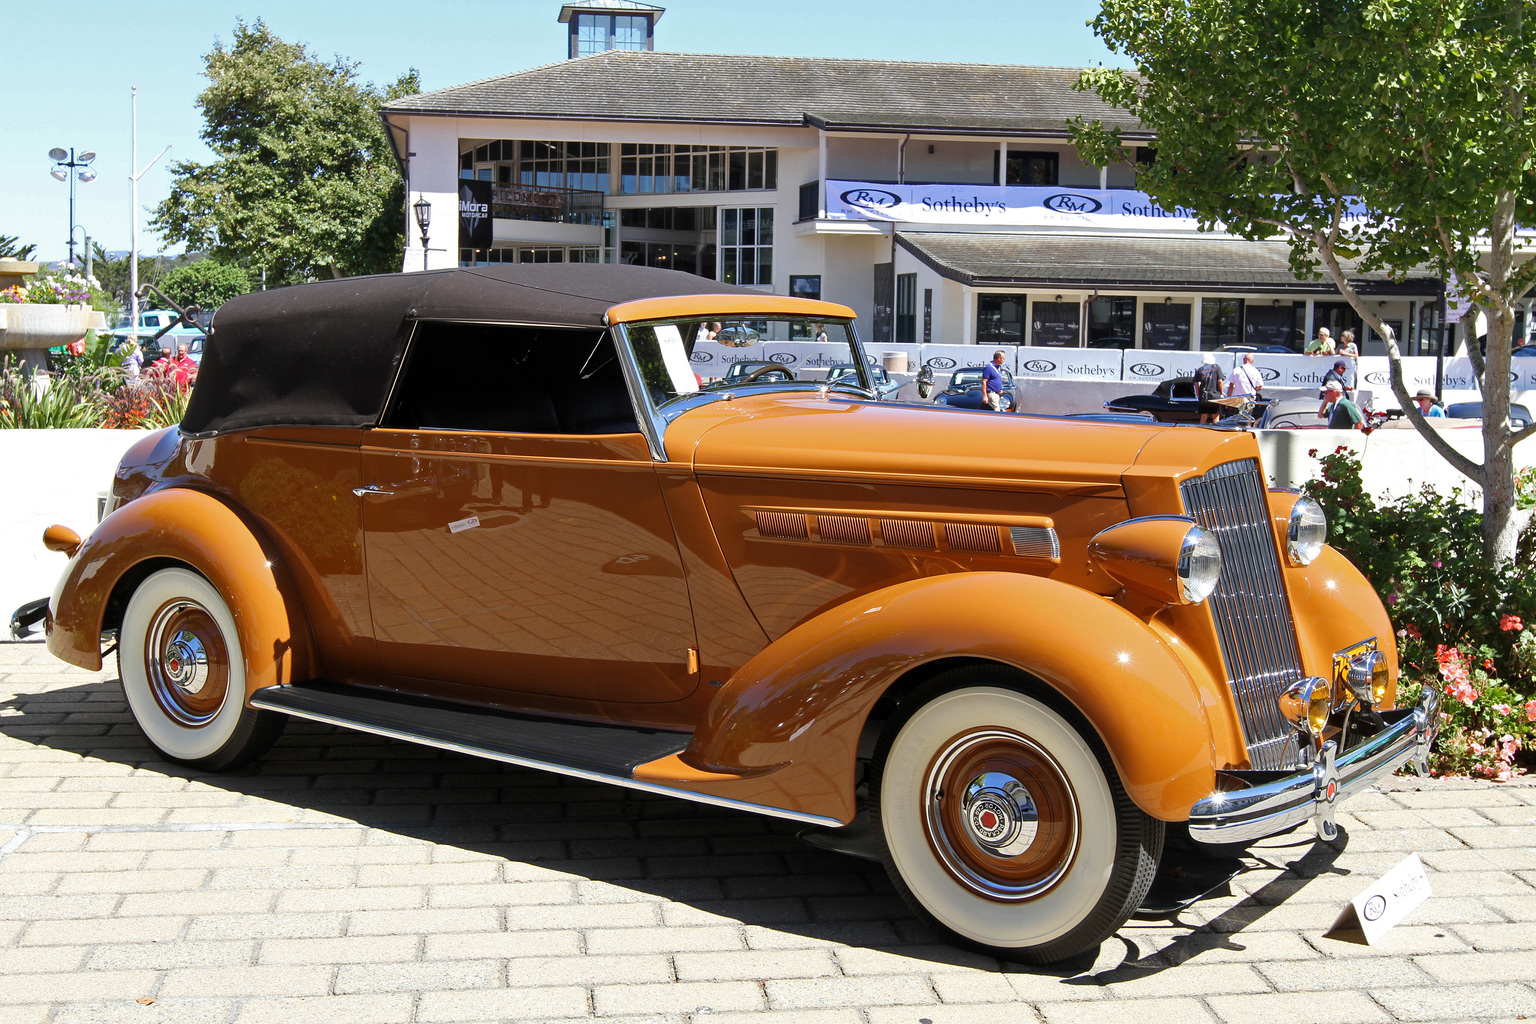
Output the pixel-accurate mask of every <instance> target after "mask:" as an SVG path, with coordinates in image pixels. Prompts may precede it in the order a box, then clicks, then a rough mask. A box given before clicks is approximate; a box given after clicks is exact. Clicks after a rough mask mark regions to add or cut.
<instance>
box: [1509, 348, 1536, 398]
mask: <svg viewBox="0 0 1536 1024" xmlns="http://www.w3.org/2000/svg"><path fill="white" fill-rule="evenodd" d="M1510 365H1511V366H1513V367H1514V368H1515V373H1516V374H1517V376H1518V378H1519V379H1518V381H1517V383H1516V384H1515V387H1516V389H1518V390H1520V391H1531V390H1533V389H1536V359H1533V358H1531V357H1530V356H1522V357H1520V358H1517V359H1512V360H1511V361H1510Z"/></svg>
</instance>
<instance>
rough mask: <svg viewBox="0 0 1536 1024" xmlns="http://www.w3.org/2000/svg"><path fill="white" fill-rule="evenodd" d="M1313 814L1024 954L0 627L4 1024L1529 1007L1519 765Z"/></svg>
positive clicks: (1531, 1013)
mask: <svg viewBox="0 0 1536 1024" xmlns="http://www.w3.org/2000/svg"><path fill="white" fill-rule="evenodd" d="M1394 785H1395V786H1396V785H1399V784H1394ZM1340 823H1341V824H1342V825H1343V826H1344V829H1345V830H1346V838H1345V841H1344V842H1342V843H1340V844H1339V846H1340V847H1341V848H1340V849H1334V848H1331V847H1327V846H1321V845H1314V844H1313V843H1312V842H1310V841H1308V840H1307V839H1305V838H1304V837H1301V836H1299V835H1297V836H1292V837H1289V839H1288V840H1283V841H1276V842H1274V843H1271V844H1268V845H1266V846H1264V847H1263V848H1261V849H1260V850H1258V851H1257V854H1258V855H1257V856H1255V857H1253V858H1252V859H1250V860H1249V861H1248V862H1247V863H1248V864H1249V866H1250V868H1251V870H1249V871H1247V872H1246V873H1244V874H1242V875H1240V876H1239V877H1238V878H1237V879H1236V880H1235V881H1234V883H1233V887H1232V890H1233V891H1232V894H1231V895H1229V896H1223V897H1220V898H1214V899H1210V900H1207V901H1205V902H1202V903H1199V904H1197V905H1196V906H1195V907H1194V908H1193V909H1191V910H1189V911H1186V912H1185V913H1183V914H1182V915H1180V916H1179V917H1177V918H1175V919H1173V920H1171V921H1170V920H1162V921H1133V922H1131V923H1130V924H1128V925H1127V926H1126V927H1125V928H1124V929H1123V930H1122V931H1121V932H1120V934H1119V935H1118V936H1117V937H1116V938H1114V939H1112V940H1111V941H1109V942H1106V943H1105V944H1104V945H1103V946H1102V947H1101V949H1100V950H1099V952H1098V955H1097V956H1085V957H1084V958H1082V959H1081V960H1080V961H1079V962H1075V963H1071V964H1067V965H1063V967H1062V968H1061V969H1055V970H1040V969H1031V968H1026V967H1021V966H1018V965H1011V964H999V963H998V962H997V961H995V960H992V959H989V958H986V957H980V956H976V955H974V954H971V953H967V952H963V951H960V950H957V949H955V948H953V947H950V946H947V945H944V944H943V943H942V942H940V941H939V940H938V939H937V938H936V937H935V936H934V935H932V934H931V933H930V932H928V931H927V930H926V929H925V928H924V927H922V926H921V925H920V924H919V923H918V922H917V921H916V920H914V919H913V918H912V916H911V915H910V914H909V913H907V911H906V910H905V908H904V907H903V906H902V904H901V902H900V900H899V899H897V898H896V897H895V896H894V895H893V893H892V890H891V888H890V886H889V884H888V883H887V882H886V880H885V878H884V875H883V873H882V872H881V871H880V870H879V868H878V867H877V866H875V865H872V864H867V863H865V862H862V861H859V860H855V859H852V858H849V857H843V856H839V855H836V854H831V853H825V852H820V851H817V850H814V849H811V848H808V847H806V846H804V845H803V844H801V843H800V842H798V841H797V840H796V839H795V837H794V831H795V829H794V827H793V826H790V825H786V824H783V823H779V822H774V821H771V820H769V819H765V818H757V817H752V816H748V815H744V814H735V813H731V812H726V811H720V810H715V809H711V808H705V807H700V806H698V805H695V804H689V803H685V802H682V801H675V800H666V799H659V798H649V797H643V796H637V795H635V794H633V793H630V792H627V791H624V790H620V789H615V788H610V787H603V786H597V785H590V784H585V783H580V782H574V781H570V780H565V779H560V778H556V777H553V776H549V775H544V774H540V773H536V772H531V771H524V770H521V769H516V768H509V767H503V766H499V765H495V764H490V763H487V762H481V761H476V760H473V759H470V758H465V757H459V756H455V755H451V754H442V753H439V752H436V751H432V750H428V749H426V748H421V747H415V746H411V745H409V744H404V743H393V742H388V741H382V740H378V739H374V738H371V737H368V736H362V735H358V734H354V733H347V732H342V731H339V730H333V729H329V728H324V727H318V726H314V725H309V724H305V723H293V724H291V725H290V727H289V729H288V731H287V732H286V733H285V735H284V737H283V739H282V740H281V741H280V742H279V744H278V746H277V747H276V749H274V750H273V751H272V753H271V754H270V755H268V757H267V758H266V759H265V760H264V761H263V762H262V763H261V764H260V765H258V766H255V767H253V768H250V769H248V770H245V771H242V772H238V773H235V774H232V775H206V774H202V773H198V772H189V771H187V770H185V769H182V768H179V767H176V766H174V765H169V764H166V763H164V762H162V761H160V760H159V759H158V758H156V757H155V756H154V754H153V753H151V751H150V750H149V748H148V747H147V746H146V744H145V743H144V741H143V739H142V738H141V737H140V735H139V733H138V731H137V730H136V729H135V727H134V726H133V724H132V722H131V720H130V719H129V717H128V715H127V712H126V710H125V707H124V704H123V701H122V695H121V691H120V690H119V688H118V685H117V683H116V681H115V678H114V673H112V672H103V673H97V674H92V673H87V672H82V671H79V670H76V669H73V668H70V667H68V666H66V665H63V664H62V663H59V662H57V661H54V660H53V659H52V658H50V657H49V656H48V655H47V653H46V652H45V651H44V650H43V648H42V647H41V646H40V645H36V644H0V1024H34V1022H53V1024H62V1022H75V1021H82V1022H83V1021H90V1022H118V1021H133V1022H145V1024H149V1022H162V1021H195V1022H198V1024H208V1022H226V1021H232V1022H240V1024H244V1022H250V1021H276V1022H281V1024H306V1022H310V1021H345V1022H348V1024H388V1022H395V1021H421V1022H438V1021H441V1022H454V1024H458V1022H470V1021H518V1022H528V1021H568V1020H593V1019H599V1020H603V1021H625V1022H640V1021H646V1022H658V1024H659V1022H688V1024H704V1022H708V1024H746V1022H761V1024H952V1022H966V1024H970V1022H986V1024H1012V1022H1046V1024H1067V1022H1070V1024H1096V1022H1099V1021H1103V1022H1106V1024H1109V1022H1114V1024H1121V1022H1127V1021H1131V1022H1139V1021H1162V1020H1167V1021H1176V1022H1181V1024H1182V1022H1187V1021H1195V1022H1200V1021H1212V1022H1216V1021H1225V1022H1228V1024H1247V1022H1250V1021H1252V1022H1255V1024H1258V1022H1264V1024H1270V1022H1274V1021H1286V1022H1296V1024H1307V1022H1327V1021H1339V1022H1370V1021H1454V1020H1473V1019H1476V1020H1490V1021H1513V1020H1522V1019H1526V1018H1528V1017H1530V1018H1536V787H1530V786H1523V785H1506V786H1493V785H1475V784H1467V783H1460V784H1458V783H1454V782H1439V783H1434V782H1432V783H1427V784H1420V783H1418V782H1413V783H1401V784H1400V786H1399V788H1395V789H1394V790H1393V791H1391V792H1376V793H1368V794H1365V795H1363V796H1362V797H1360V798H1357V799H1356V800H1354V801H1352V802H1351V803H1350V804H1349V810H1348V813H1346V814H1343V815H1341V821H1340ZM1414 851H1417V852H1418V853H1419V854H1420V855H1421V857H1422V858H1423V860H1424V863H1425V865H1426V866H1427V868H1428V869H1429V871H1430V880H1431V883H1432V885H1433V887H1434V890H1435V896H1434V898H1433V899H1431V900H1430V901H1429V902H1428V903H1427V904H1425V905H1424V906H1423V907H1421V908H1420V909H1419V910H1418V911H1416V912H1415V914H1414V915H1413V916H1412V917H1411V918H1410V919H1409V921H1408V922H1407V923H1406V924H1405V925H1403V926H1401V927H1399V928H1398V929H1396V930H1395V931H1394V932H1393V933H1392V934H1391V935H1390V936H1389V937H1388V938H1387V940H1386V941H1384V942H1382V943H1381V944H1380V945H1377V946H1373V947H1366V946H1359V945H1352V944H1348V943H1344V942H1340V941H1337V940H1334V939H1328V938H1324V937H1323V932H1324V931H1326V930H1327V928H1328V926H1329V925H1330V923H1331V922H1332V920H1333V918H1334V916H1335V914H1336V913H1337V912H1338V909H1339V907H1340V906H1341V904H1342V903H1343V902H1344V901H1346V900H1347V899H1348V898H1349V897H1351V896H1352V895H1354V894H1355V893H1356V892H1358V891H1359V890H1360V889H1361V888H1363V887H1364V886H1365V885H1367V884H1368V883H1369V882H1370V881H1372V880H1373V879H1375V878H1376V877H1378V876H1379V875H1380V874H1381V873H1382V872H1384V871H1385V870H1386V869H1388V868H1389V867H1391V866H1392V865H1393V864H1395V863H1397V862H1398V861H1399V860H1400V859H1401V858H1402V857H1403V856H1405V855H1406V854H1408V853H1410V852H1414Z"/></svg>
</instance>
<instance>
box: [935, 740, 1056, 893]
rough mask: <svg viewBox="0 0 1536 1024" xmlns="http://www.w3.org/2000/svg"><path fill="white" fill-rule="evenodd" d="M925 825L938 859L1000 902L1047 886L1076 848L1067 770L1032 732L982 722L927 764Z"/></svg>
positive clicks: (962, 879) (968, 885) (963, 881)
mask: <svg viewBox="0 0 1536 1024" xmlns="http://www.w3.org/2000/svg"><path fill="white" fill-rule="evenodd" d="M924 792H926V793H927V794H928V801H927V806H926V807H925V808H924V816H923V819H924V820H923V824H924V829H925V831H926V833H927V839H928V843H929V846H930V847H931V848H932V849H933V851H934V853H935V854H936V855H937V856H938V859H939V862H940V863H941V864H943V865H944V867H945V869H946V870H948V871H949V873H950V874H951V875H952V876H953V877H954V879H955V880H956V881H958V882H959V883H960V884H962V885H964V886H965V887H966V888H968V889H970V890H972V891H973V892H976V893H978V894H979V895H981V896H984V897H986V898H988V899H992V900H996V901H998V902H1002V903H1014V902H1024V901H1027V900H1031V899H1034V898H1036V897H1038V896H1041V895H1043V894H1044V893H1046V892H1049V891H1050V890H1051V889H1052V888H1054V887H1055V885H1056V883H1057V882H1059V881H1061V879H1062V877H1063V876H1064V875H1065V874H1066V873H1067V870H1068V868H1070V867H1071V866H1072V862H1073V860H1074V859H1075V857H1076V855H1077V843H1078V811H1077V799H1076V797H1075V795H1074V794H1073V792H1072V787H1071V784H1070V783H1069V782H1068V781H1067V778H1066V773H1065V772H1064V771H1063V770H1062V769H1061V767H1060V766H1059V765H1058V764H1057V763H1056V760H1055V758H1053V757H1051V755H1050V754H1049V753H1047V752H1046V751H1045V750H1044V749H1042V748H1041V747H1040V746H1039V745H1038V744H1036V743H1034V742H1032V741H1031V740H1030V739H1029V738H1028V737H1026V736H1022V735H1020V734H1018V733H1015V732H1010V731H1007V730H1003V729H981V730H977V731H975V732H969V733H964V734H962V735H960V736H957V737H955V738H954V739H953V740H951V741H950V742H949V744H948V745H947V746H946V747H945V748H944V749H943V750H942V751H941V752H940V753H939V755H938V756H937V757H935V758H934V760H933V763H932V765H930V766H929V769H928V775H927V780H926V786H925V789H924Z"/></svg>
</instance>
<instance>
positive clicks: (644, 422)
mask: <svg viewBox="0 0 1536 1024" xmlns="http://www.w3.org/2000/svg"><path fill="white" fill-rule="evenodd" d="M608 333H610V334H612V335H613V347H614V348H615V349H617V350H618V354H619V365H620V366H621V367H622V368H623V370H624V382H625V383H626V384H628V385H629V404H630V405H631V406H633V407H634V410H635V422H636V423H638V424H640V432H641V433H642V434H644V435H645V444H646V447H648V448H650V450H651V458H652V459H655V460H656V461H657V462H666V461H667V449H666V447H665V446H664V445H663V444H662V441H661V437H662V435H663V434H664V433H666V430H667V422H666V420H664V419H662V417H661V415H660V414H659V413H657V412H656V409H655V408H654V407H653V406H652V405H651V399H650V396H649V395H648V394H647V393H646V390H645V377H644V375H643V374H641V372H640V364H639V363H637V362H636V361H635V353H634V350H633V349H631V348H630V347H629V332H628V331H627V330H626V329H625V327H624V325H623V324H617V325H615V326H613V327H610V328H608Z"/></svg>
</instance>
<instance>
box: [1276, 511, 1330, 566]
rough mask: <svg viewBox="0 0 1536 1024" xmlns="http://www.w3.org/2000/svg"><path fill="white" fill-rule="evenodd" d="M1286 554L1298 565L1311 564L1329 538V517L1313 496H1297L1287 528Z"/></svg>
mask: <svg viewBox="0 0 1536 1024" xmlns="http://www.w3.org/2000/svg"><path fill="white" fill-rule="evenodd" d="M1285 540H1286V544H1285V547H1286V554H1288V555H1290V558H1291V561H1292V563H1294V564H1296V565H1311V564H1312V563H1313V562H1314V561H1316V560H1317V556H1318V555H1320V554H1322V553H1323V544H1324V543H1325V542H1327V540H1328V517H1327V516H1326V515H1324V514H1323V507H1322V506H1321V505H1319V504H1318V503H1317V502H1315V501H1313V500H1312V499H1311V498H1297V499H1296V503H1295V504H1294V505H1292V506H1291V520H1290V522H1289V523H1288V524H1287V525H1286V528H1285Z"/></svg>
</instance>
